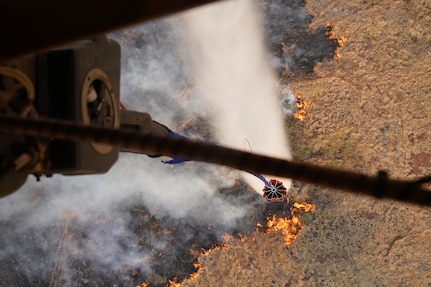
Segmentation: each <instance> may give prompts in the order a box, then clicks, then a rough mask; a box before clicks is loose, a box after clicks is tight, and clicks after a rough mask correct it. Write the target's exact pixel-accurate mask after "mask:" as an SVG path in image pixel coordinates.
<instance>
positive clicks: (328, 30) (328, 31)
mask: <svg viewBox="0 0 431 287" xmlns="http://www.w3.org/2000/svg"><path fill="white" fill-rule="evenodd" d="M334 28H335V25H334V24H332V23H330V22H329V21H327V22H326V25H325V36H326V39H328V40H334V41H336V42H337V47H336V48H335V50H334V59H335V60H338V59H339V58H340V57H341V56H340V52H339V50H338V48H341V47H343V46H344V43H345V42H346V38H345V37H344V36H337V35H336V34H335V33H334Z"/></svg>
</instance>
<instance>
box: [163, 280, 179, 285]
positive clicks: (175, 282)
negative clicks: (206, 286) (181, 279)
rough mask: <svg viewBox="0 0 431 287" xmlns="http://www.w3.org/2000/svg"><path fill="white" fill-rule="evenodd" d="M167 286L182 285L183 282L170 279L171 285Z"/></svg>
mask: <svg viewBox="0 0 431 287" xmlns="http://www.w3.org/2000/svg"><path fill="white" fill-rule="evenodd" d="M166 286H169V287H180V286H181V283H178V282H177V281H175V280H169V285H166Z"/></svg>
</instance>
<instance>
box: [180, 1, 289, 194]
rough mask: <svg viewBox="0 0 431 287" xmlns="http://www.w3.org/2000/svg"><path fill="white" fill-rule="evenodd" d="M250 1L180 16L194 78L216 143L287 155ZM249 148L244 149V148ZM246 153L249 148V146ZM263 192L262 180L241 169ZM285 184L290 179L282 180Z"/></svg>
mask: <svg viewBox="0 0 431 287" xmlns="http://www.w3.org/2000/svg"><path fill="white" fill-rule="evenodd" d="M254 4H255V3H254V2H253V1H249V0H235V1H226V2H221V3H216V4H211V5H208V6H205V7H203V8H199V9H195V10H193V11H191V12H188V13H186V14H185V15H184V22H185V29H186V34H187V35H188V36H189V38H188V39H187V40H188V41H189V43H190V55H191V58H192V64H193V72H194V76H195V81H196V84H197V87H198V89H199V94H201V95H202V97H203V98H204V101H205V103H206V105H207V108H208V111H209V112H210V113H211V114H212V115H213V116H214V119H213V120H214V122H215V128H216V133H217V136H218V139H219V141H220V143H221V144H223V145H228V146H230V147H233V148H237V149H244V142H245V141H248V142H249V143H250V145H251V147H252V149H253V152H255V153H260V154H266V155H270V156H276V157H280V158H285V159H291V153H290V148H289V143H288V141H287V137H286V134H285V130H284V125H283V115H282V112H281V109H280V105H279V99H278V97H277V91H276V89H277V82H276V79H275V75H274V72H273V70H272V69H271V67H270V65H269V55H268V54H267V52H266V50H265V48H264V43H263V29H262V27H261V25H260V21H259V20H260V18H259V15H258V13H257V12H258V11H257V7H256V6H255V5H254ZM247 149H248V147H247ZM248 151H249V150H248ZM244 176H245V177H246V180H247V182H248V183H249V184H250V185H251V186H252V187H253V188H255V189H256V190H258V191H260V190H262V186H263V185H262V182H261V181H260V180H258V179H257V178H255V177H253V176H252V175H250V174H247V173H245V174H244ZM281 180H282V181H283V183H284V185H285V186H286V188H289V187H290V184H291V181H290V179H281Z"/></svg>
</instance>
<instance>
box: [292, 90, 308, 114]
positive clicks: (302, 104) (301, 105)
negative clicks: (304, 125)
mask: <svg viewBox="0 0 431 287" xmlns="http://www.w3.org/2000/svg"><path fill="white" fill-rule="evenodd" d="M294 96H295V98H296V99H297V100H298V101H297V102H296V108H297V109H298V111H297V112H295V113H294V114H293V117H294V118H295V119H297V120H299V121H303V120H304V119H305V116H306V115H307V109H308V108H309V107H310V103H309V102H307V101H305V100H304V99H303V98H302V97H301V96H300V95H299V94H297V93H295V94H294Z"/></svg>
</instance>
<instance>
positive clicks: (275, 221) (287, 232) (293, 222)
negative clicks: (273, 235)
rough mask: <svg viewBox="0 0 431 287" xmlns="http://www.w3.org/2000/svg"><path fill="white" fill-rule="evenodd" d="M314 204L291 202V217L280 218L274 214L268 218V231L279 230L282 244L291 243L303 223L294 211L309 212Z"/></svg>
mask: <svg viewBox="0 0 431 287" xmlns="http://www.w3.org/2000/svg"><path fill="white" fill-rule="evenodd" d="M313 208H314V206H313V205H312V204H309V203H297V202H295V203H294V204H293V208H292V209H291V215H292V217H291V218H280V217H277V216H275V215H273V216H272V218H268V222H267V226H268V228H269V231H281V233H282V235H283V237H284V244H285V245H286V246H287V245H291V244H292V243H293V242H294V241H295V239H296V237H297V236H298V234H299V231H301V229H302V227H304V224H303V223H302V222H301V221H300V220H299V217H298V216H297V215H296V213H299V212H310V211H312V210H313Z"/></svg>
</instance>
